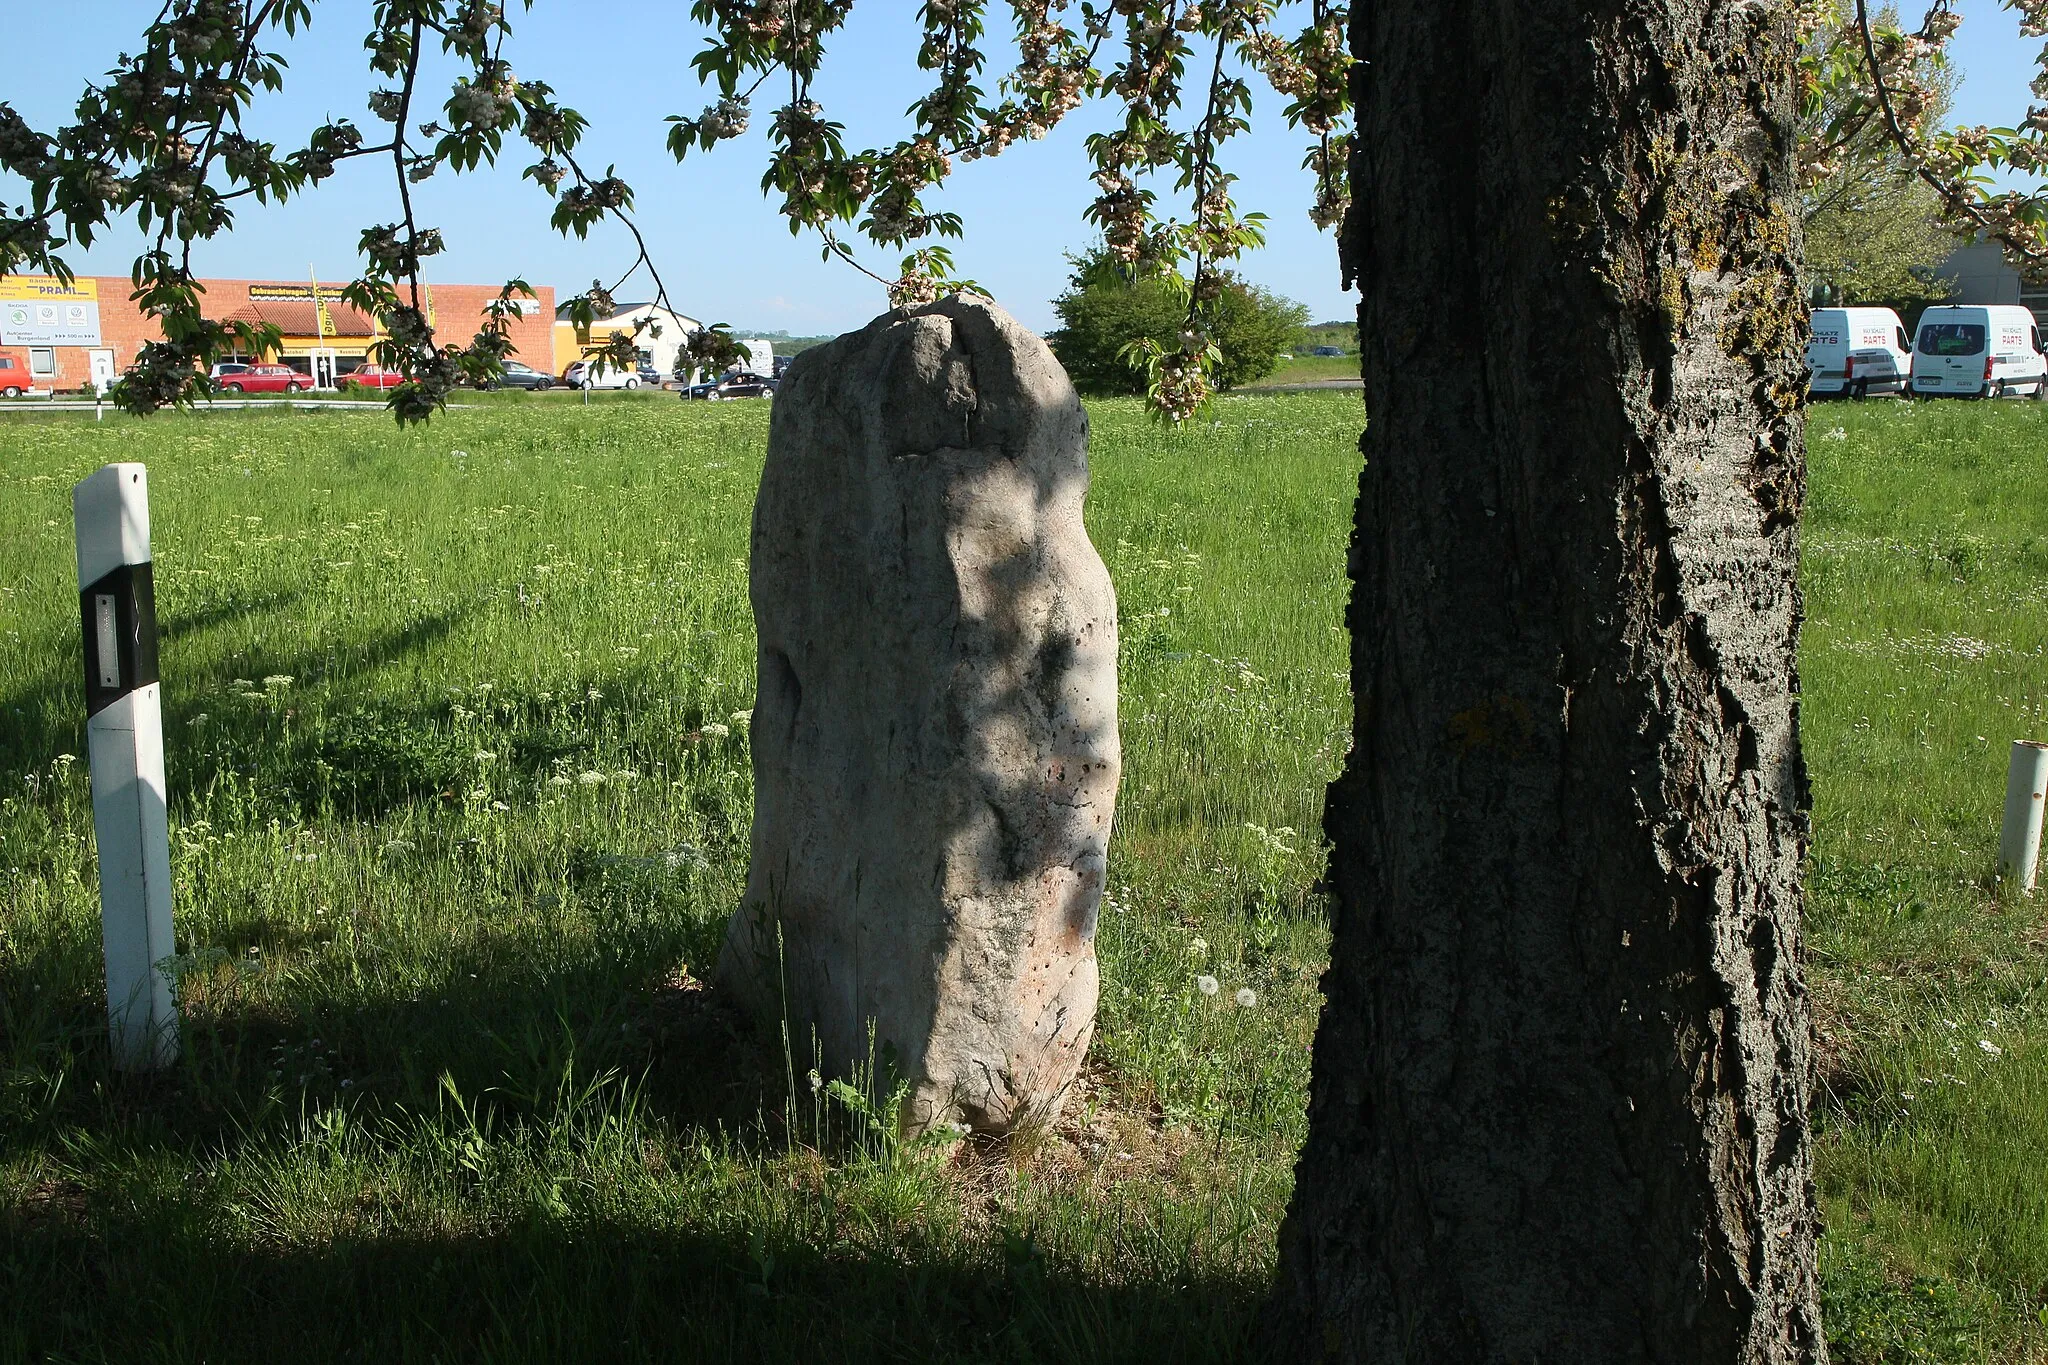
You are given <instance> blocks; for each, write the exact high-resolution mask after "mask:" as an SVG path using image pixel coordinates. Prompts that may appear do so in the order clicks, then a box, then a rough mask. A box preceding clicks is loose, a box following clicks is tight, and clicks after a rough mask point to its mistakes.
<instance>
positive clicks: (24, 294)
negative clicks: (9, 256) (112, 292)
mask: <svg viewBox="0 0 2048 1365" xmlns="http://www.w3.org/2000/svg"><path fill="white" fill-rule="evenodd" d="M101 344H102V343H101V341H100V291H99V282H98V281H97V280H90V279H74V280H72V282H71V283H70V284H68V285H66V284H64V283H63V282H62V281H60V280H57V279H55V278H54V277H52V276H49V275H17V276H13V277H12V278H6V279H0V346H98V345H101Z"/></svg>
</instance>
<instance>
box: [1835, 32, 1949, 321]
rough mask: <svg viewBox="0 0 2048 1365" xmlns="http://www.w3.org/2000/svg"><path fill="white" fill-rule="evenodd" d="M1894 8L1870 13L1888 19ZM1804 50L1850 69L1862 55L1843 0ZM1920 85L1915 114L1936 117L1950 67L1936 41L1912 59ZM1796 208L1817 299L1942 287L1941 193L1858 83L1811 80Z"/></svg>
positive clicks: (1908, 295) (1933, 292) (1890, 296)
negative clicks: (1920, 103) (1920, 108)
mask: <svg viewBox="0 0 2048 1365" xmlns="http://www.w3.org/2000/svg"><path fill="white" fill-rule="evenodd" d="M1897 22H1898V16H1897V14H1896V13H1895V12H1894V11H1892V10H1891V9H1889V8H1887V9H1886V10H1884V11H1881V12H1880V13H1879V15H1878V23H1879V25H1880V26H1881V28H1894V27H1896V25H1897ZM1808 43H1809V54H1808V59H1809V61H1810V62H1811V63H1812V64H1813V66H1814V67H1815V68H1817V69H1819V70H1822V71H1826V70H1828V69H1830V68H1832V67H1836V66H1846V67H1849V68H1851V69H1855V68H1858V67H1860V65H1861V63H1862V62H1863V53H1862V44H1863V34H1862V29H1861V27H1860V26H1859V25H1858V24H1857V22H1856V20H1855V18H1854V16H1853V15H1852V14H1851V12H1850V10H1849V7H1848V6H1847V5H1846V4H1838V5H1836V6H1835V9H1834V14H1833V17H1832V19H1831V21H1830V22H1828V23H1826V24H1824V25H1822V26H1821V27H1820V28H1819V29H1818V30H1817V31H1816V32H1815V33H1814V34H1813V35H1812V37H1811V38H1809V39H1808ZM1913 73H1914V75H1915V77H1916V78H1917V79H1918V80H1919V81H1920V83H1921V85H1922V86H1923V87H1924V89H1925V91H1926V92H1927V102H1926V107H1925V110H1924V112H1923V114H1922V118H1923V119H1924V121H1925V122H1926V123H1927V124H1928V125H1929V126H1935V125H1939V124H1940V123H1941V122H1942V120H1943V118H1944V117H1945V116H1946V115H1947V113H1948V110H1949V106H1950V104H1951V103H1952V100H1953V96H1954V93H1955V85H1956V71H1955V68H1954V67H1952V66H1950V65H1949V64H1948V62H1947V61H1946V59H1945V58H1944V56H1943V54H1942V52H1941V50H1940V49H1932V48H1930V49H1928V50H1926V51H1925V52H1923V53H1921V54H1920V55H1918V56H1917V57H1916V58H1914V59H1913ZM1799 132H1800V150H1801V158H1800V159H1801V163H1802V165H1801V169H1802V171H1803V172H1804V180H1803V184H1802V186H1801V194H1800V208H1801V212H1802V216H1803V217H1804V219H1805V226H1806V269H1807V280H1808V282H1809V284H1810V285H1811V286H1812V289H1813V296H1814V299H1815V301H1816V302H1825V303H1832V304H1843V303H1881V302H1882V303H1890V302H1903V301H1909V300H1914V299H1935V298H1941V297H1944V296H1945V295H1946V294H1947V293H1948V288H1949V285H1948V282H1947V281H1946V280H1944V279H1942V278H1941V277H1940V275H1939V273H1938V270H1939V267H1940V265H1941V263H1942V261H1943V260H1944V259H1946V258H1947V256H1948V254H1949V252H1950V251H1952V250H1954V249H1955V246H1956V237H1955V232H1954V229H1953V228H1952V227H1944V225H1943V219H1944V218H1945V217H1947V216H1948V215H1946V214H1945V212H1944V207H1943V204H1942V199H1941V196H1940V195H1939V194H1938V193H1936V192H1935V190H1934V187H1933V186H1931V185H1929V184H1928V183H1927V182H1926V181H1925V180H1923V179H1921V178H1920V175H1919V172H1918V169H1917V167H1916V166H1915V164H1914V162H1913V161H1912V160H1911V159H1910V158H1908V157H1907V156H1906V154H1905V152H1904V151H1903V150H1901V148H1900V146H1899V144H1898V141H1897V140H1896V139H1895V138H1893V137H1892V136H1891V132H1890V130H1889V129H1888V128H1886V126H1885V124H1884V120H1883V119H1882V117H1881V116H1880V111H1879V110H1878V109H1877V108H1876V107H1875V105H1874V103H1873V102H1872V101H1871V100H1870V98H1869V96H1868V94H1867V93H1866V91H1865V87H1864V86H1863V85H1861V84H1860V83H1858V82H1855V81H1849V80H1842V81H1826V80H1822V81H1816V82H1815V83H1813V84H1812V85H1811V86H1810V87H1809V88H1808V92H1807V98H1806V101H1805V105H1804V107H1803V108H1802V110H1801V113H1800V124H1799Z"/></svg>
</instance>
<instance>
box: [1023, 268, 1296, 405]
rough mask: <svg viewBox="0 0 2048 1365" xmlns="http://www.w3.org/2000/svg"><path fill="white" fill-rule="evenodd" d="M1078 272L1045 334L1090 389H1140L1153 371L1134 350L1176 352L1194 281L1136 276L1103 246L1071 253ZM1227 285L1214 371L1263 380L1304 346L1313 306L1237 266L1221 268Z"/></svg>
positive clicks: (1232, 382) (1222, 381) (1224, 384)
mask: <svg viewBox="0 0 2048 1365" xmlns="http://www.w3.org/2000/svg"><path fill="white" fill-rule="evenodd" d="M1069 259H1070V260H1072V262H1073V264H1074V273H1073V274H1072V275H1071V276H1070V277H1069V278H1068V282H1067V292H1066V293H1064V294H1062V295H1060V296H1059V297H1058V298H1056V299H1054V300H1053V304H1052V306H1053V311H1054V312H1056V313H1058V314H1059V319H1060V327H1059V330H1058V331H1056V332H1054V333H1053V334H1052V335H1051V336H1049V337H1047V338H1046V340H1048V341H1050V342H1051V343H1052V348H1053V352H1054V354H1056V355H1058V356H1059V358H1060V363H1061V364H1062V365H1065V366H1066V367H1067V374H1068V376H1069V377H1071V378H1072V379H1073V381H1074V386H1075V387H1076V388H1078V389H1080V390H1081V391H1082V392H1084V393H1096V394H1116V393H1126V394H1140V393H1144V392H1145V390H1146V385H1147V383H1148V380H1149V374H1148V370H1147V367H1146V363H1145V360H1144V358H1143V357H1142V356H1141V355H1139V354H1137V353H1136V352H1135V351H1134V350H1133V344H1134V343H1137V344H1138V345H1139V346H1141V347H1142V344H1143V343H1145V342H1148V341H1149V342H1154V343H1156V344H1157V345H1159V346H1160V347H1162V348H1165V349H1167V350H1169V351H1171V350H1175V349H1177V348H1178V347H1179V346H1180V344H1181V333H1182V332H1183V331H1184V330H1185V329H1186V327H1187V316H1188V284H1187V281H1186V280H1185V279H1182V278H1180V277H1178V276H1174V275H1136V276H1134V275H1133V274H1131V273H1129V272H1127V271H1125V270H1124V269H1123V268H1122V267H1121V266H1120V265H1119V264H1118V262H1117V261H1116V260H1115V258H1113V257H1112V256H1111V255H1110V254H1109V253H1108V252H1107V251H1105V250H1103V249H1101V248H1097V249H1096V250H1094V251H1091V252H1089V253H1088V254H1086V255H1084V256H1075V257H1070V258H1069ZM1218 281H1219V283H1220V284H1221V286H1222V287H1221V290H1220V292H1219V293H1218V295H1217V297H1216V300H1215V303H1214V311H1213V313H1212V314H1211V319H1210V325H1209V338H1210V340H1211V341H1212V342H1213V343H1214V344H1215V347H1216V350H1217V352H1218V353H1219V354H1218V357H1217V358H1216V359H1215V361H1214V362H1213V370H1212V376H1213V379H1214V382H1215V384H1216V386H1217V387H1218V388H1235V387H1236V386H1238V385H1240V384H1249V383H1251V382H1253V381H1254V380H1258V379H1263V378H1265V377H1266V376H1267V375H1269V374H1271V373H1272V372H1273V367H1274V366H1275V365H1276V364H1278V363H1279V360H1280V353H1281V352H1282V351H1285V350H1287V349H1288V347H1290V346H1293V345H1296V344H1298V342H1299V340H1300V338H1301V336H1302V334H1303V329H1304V328H1305V327H1306V326H1307V324H1308V318H1309V312H1308V309H1306V308H1304V307H1302V306H1301V305H1300V304H1298V303H1296V302H1294V301H1293V300H1292V299H1288V298H1282V297H1281V296H1280V295H1278V294H1275V293H1273V292H1272V291H1270V290H1267V289H1262V288H1260V287H1259V286H1257V285H1255V284H1249V283H1247V282H1246V281H1245V280H1244V279H1243V278H1241V277H1240V276H1238V275H1237V274H1236V273H1235V272H1232V271H1228V270H1223V271H1219V272H1218Z"/></svg>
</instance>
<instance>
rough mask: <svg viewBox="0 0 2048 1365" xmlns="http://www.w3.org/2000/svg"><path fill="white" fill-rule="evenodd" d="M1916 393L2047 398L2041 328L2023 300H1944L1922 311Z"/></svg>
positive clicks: (2047, 359)
mask: <svg viewBox="0 0 2048 1365" xmlns="http://www.w3.org/2000/svg"><path fill="white" fill-rule="evenodd" d="M1918 341H1919V344H1918V345H1916V346H1915V347H1914V348H1913V392H1914V393H1916V394H1923V395H1926V396H1928V397H1933V396H1934V395H1935V394H1941V395H1942V396H1944V397H1954V396H1957V395H1960V396H1962V397H1965V398H1986V397H1989V398H2003V397H2004V396H2005V395H2006V394H2008V393H2025V394H2031V395H2032V396H2034V397H2035V398H2042V397H2048V356H2044V355H2043V354H2042V353H2041V329H2040V327H2039V326H2038V325H2037V324H2036V323H2035V321H2034V315H2033V313H2032V312H2030V311H2028V310H2027V309H2025V308H2022V307H2020V306H2019V305H2018V304H1945V305H1943V306H1942V307H1939V308H1930V309H1928V310H1927V311H1926V312H1924V313H1922V314H1921V315H1920V335H1919V338H1918Z"/></svg>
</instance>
